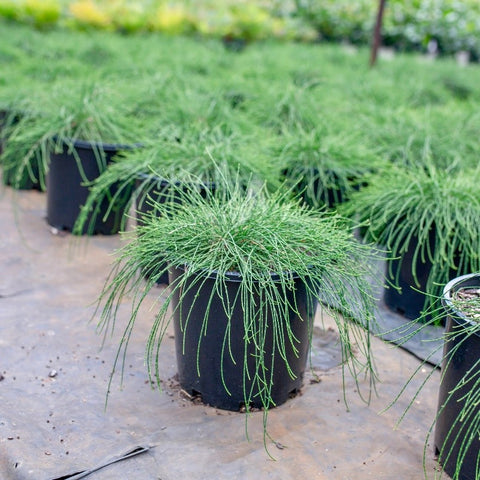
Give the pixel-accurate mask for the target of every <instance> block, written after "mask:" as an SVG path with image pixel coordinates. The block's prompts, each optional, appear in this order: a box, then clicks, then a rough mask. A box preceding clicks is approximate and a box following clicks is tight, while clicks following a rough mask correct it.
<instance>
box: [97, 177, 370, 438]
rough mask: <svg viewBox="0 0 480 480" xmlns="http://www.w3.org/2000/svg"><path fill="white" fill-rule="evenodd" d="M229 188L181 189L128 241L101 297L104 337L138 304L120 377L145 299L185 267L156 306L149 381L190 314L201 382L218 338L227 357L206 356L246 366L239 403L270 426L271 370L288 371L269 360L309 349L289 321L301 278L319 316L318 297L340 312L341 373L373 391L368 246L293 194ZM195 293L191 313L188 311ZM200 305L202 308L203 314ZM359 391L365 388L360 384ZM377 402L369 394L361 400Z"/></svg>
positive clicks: (119, 357)
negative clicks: (240, 332) (208, 339)
mask: <svg viewBox="0 0 480 480" xmlns="http://www.w3.org/2000/svg"><path fill="white" fill-rule="evenodd" d="M219 181H221V180H220V179H219ZM225 181H226V182H227V183H226V184H223V187H224V188H223V189H222V194H220V195H218V194H216V195H214V194H207V195H206V196H205V195H199V193H198V191H197V190H196V189H195V188H185V186H183V185H182V186H178V187H177V189H176V194H177V196H179V197H180V198H181V201H180V202H178V203H174V204H173V206H172V204H171V203H169V202H164V203H156V204H155V209H156V211H155V212H154V214H152V216H151V217H150V219H149V220H148V221H147V222H145V224H143V225H141V226H139V227H138V229H137V232H130V234H129V241H128V243H127V244H126V246H125V247H124V248H123V249H122V250H121V251H120V252H119V255H118V256H117V260H116V263H115V265H114V267H113V270H112V272H111V274H110V279H109V281H108V282H107V283H106V285H105V288H104V290H103V292H102V294H101V297H100V300H99V307H101V320H100V324H99V326H100V329H101V330H102V331H103V332H104V333H105V335H106V334H108V332H110V331H111V330H112V329H113V328H114V327H115V324H116V323H117V316H118V313H119V306H120V303H121V302H122V299H123V298H124V296H125V295H132V298H133V306H132V312H133V313H132V316H131V318H130V320H129V322H128V323H127V325H126V327H125V330H124V332H123V335H122V340H121V342H120V347H119V350H118V353H117V357H116V363H115V366H114V370H113V371H115V369H116V367H117V366H121V367H122V371H123V365H122V358H124V355H123V353H124V351H125V350H126V349H127V347H128V341H129V339H130V338H131V333H132V330H133V329H134V327H135V324H136V322H137V320H138V319H137V313H138V309H139V307H140V305H141V304H142V303H143V302H144V301H145V299H146V298H148V297H147V295H148V292H149V291H150V290H151V289H152V288H153V287H154V286H155V282H156V281H157V279H159V278H160V277H161V276H162V275H163V274H164V273H165V272H166V271H167V270H170V271H172V270H174V269H181V270H182V271H183V272H184V273H183V274H182V275H181V276H180V277H179V278H177V279H176V280H175V281H174V282H173V283H171V288H170V290H169V292H168V295H167V297H166V299H165V300H164V301H163V302H162V304H161V305H159V310H158V314H157V315H156V317H155V320H154V322H153V323H152V327H151V331H150V335H149V339H148V342H147V353H146V361H147V365H148V369H149V373H150V375H151V377H152V380H153V379H155V380H156V381H158V382H160V378H161V373H160V371H161V366H160V365H159V364H158V351H159V349H160V347H161V345H162V342H163V339H164V336H165V331H166V329H167V328H168V325H169V323H170V320H171V317H172V315H175V314H177V315H178V314H179V313H178V312H180V315H182V313H181V312H182V310H183V311H184V313H183V315H185V320H184V324H183V329H184V331H183V333H184V334H185V332H188V331H189V330H190V329H191V328H193V329H195V327H191V324H193V323H195V324H197V325H198V323H200V325H202V328H201V330H202V334H201V338H199V339H197V340H196V342H197V343H198V350H197V354H196V364H197V367H196V368H197V369H198V375H199V376H204V375H208V374H209V372H208V371H207V370H206V367H205V365H204V364H203V359H202V358H200V355H199V351H200V344H201V342H202V338H203V337H205V336H206V334H207V331H212V330H213V331H214V332H216V333H215V335H220V338H223V348H222V350H221V352H220V351H218V352H210V353H209V356H210V357H211V356H217V355H218V356H220V357H221V360H220V364H221V365H222V366H223V364H224V362H225V363H226V362H227V359H231V360H232V362H234V363H237V362H238V364H239V365H241V366H242V367H241V368H243V378H244V386H243V395H242V398H241V400H243V403H244V405H245V407H246V411H247V413H249V411H250V408H249V406H250V405H251V404H253V403H254V402H255V403H256V404H257V405H260V406H261V407H262V408H263V414H264V425H265V426H266V420H267V415H268V410H269V408H271V407H273V406H275V402H274V400H272V396H271V395H272V394H271V390H272V387H273V382H272V378H273V375H274V371H275V369H280V368H283V367H281V366H280V365H273V364H272V359H271V357H269V355H273V354H274V353H275V354H276V355H279V358H278V362H279V363H285V364H286V368H287V370H290V368H289V366H288V355H287V353H286V352H287V350H291V349H293V351H297V350H298V349H302V342H303V341H302V340H301V339H299V338H296V337H295V334H294V333H293V332H292V329H293V328H294V326H293V325H290V324H289V318H291V317H290V315H291V312H294V313H295V314H296V315H299V316H300V317H302V313H301V311H300V308H301V307H300V303H297V301H295V300H293V301H292V299H291V298H290V296H289V295H288V292H290V291H292V289H293V290H294V289H295V287H294V280H295V281H298V280H300V281H302V282H303V284H304V285H305V286H306V295H307V297H308V298H309V299H310V300H309V303H312V305H311V307H310V309H311V311H312V313H313V312H314V311H315V308H314V306H313V305H314V303H315V302H316V299H317V298H318V295H319V292H321V296H322V299H323V300H324V301H325V302H328V304H330V305H335V307H336V308H335V309H331V310H330V309H329V307H328V306H327V307H325V308H327V309H328V310H329V312H330V313H331V315H332V316H333V317H334V318H335V321H336V322H337V325H338V328H339V332H340V337H341V341H342V353H343V359H344V361H345V364H344V365H343V368H344V369H348V370H349V371H350V372H351V374H352V375H353V377H354V378H355V379H356V381H357V382H360V380H362V381H363V380H364V378H365V377H367V378H369V382H367V384H369V385H370V386H371V385H372V383H373V381H374V378H375V372H374V366H373V358H372V352H371V345H370V340H369V337H368V332H369V331H370V329H371V328H372V324H373V323H374V321H375V320H374V304H375V300H374V297H373V296H372V292H371V287H370V285H369V283H368V281H367V274H368V273H369V272H370V269H371V267H370V264H371V263H372V259H373V258H374V254H373V252H372V250H371V249H370V247H369V246H367V245H364V244H361V243H359V242H357V241H356V240H355V239H354V237H353V234H352V233H350V232H348V230H347V229H345V227H344V220H343V219H341V218H340V217H339V216H337V215H333V214H330V215H325V214H324V213H322V212H319V211H315V210H311V209H309V208H307V207H306V206H305V205H303V206H302V205H301V204H299V203H298V202H292V201H291V199H290V198H289V196H288V191H285V192H282V191H280V190H278V191H277V192H276V193H275V194H269V193H268V192H267V191H266V190H265V189H263V188H260V189H258V186H255V185H246V186H242V185H239V183H238V182H234V183H233V184H230V181H231V180H229V179H228V177H224V182H225ZM369 260H370V261H369ZM165 262H166V263H165ZM162 265H163V266H162ZM139 268H140V269H141V270H142V271H144V272H148V273H149V275H148V280H147V281H146V284H145V282H144V281H143V280H141V279H139V277H138V270H139ZM232 275H235V277H234V283H237V284H238V285H239V290H238V292H237V293H235V294H232V293H231V290H230V288H231V287H229V286H228V283H229V277H231V276H232ZM208 279H214V280H213V286H212V287H211V288H208V289H207V288H205V287H204V285H205V283H206V282H207V281H208ZM197 290H198V291H197ZM205 290H207V292H205ZM200 291H202V293H200ZM192 292H193V296H194V298H195V300H194V302H193V305H192V306H191V307H189V308H187V307H185V306H183V307H182V302H183V301H185V299H186V298H188V297H189V296H190V295H192ZM215 298H220V299H221V301H222V304H221V307H220V309H219V307H218V306H215V307H214V306H213V305H212V304H213V303H214V302H215V300H214V299H215ZM197 304H201V305H205V306H206V307H205V309H202V307H197ZM199 308H200V309H201V311H202V313H201V314H200V318H199V317H198V312H197V310H198V309H199ZM210 308H211V309H212V312H211V311H210ZM239 309H240V311H241V312H242V313H243V319H238V318H237V317H235V314H234V312H235V311H236V310H239ZM289 312H290V313H289ZM339 312H341V314H340V313H339ZM223 315H224V316H225V317H226V319H227V322H226V325H218V320H217V319H218V317H221V316H223ZM348 320H350V321H348ZM238 321H242V322H243V329H244V336H243V340H242V345H243V348H241V349H240V351H241V354H240V356H239V357H233V354H232V351H234V350H236V348H233V347H232V344H233V343H236V342H238V341H239V339H238V338H236V337H235V338H232V337H231V334H230V332H231V331H232V330H237V329H238V327H236V326H234V325H232V324H233V322H238ZM303 321H304V322H308V331H309V332H310V333H309V335H310V337H311V335H312V328H313V323H312V322H313V317H310V318H303ZM218 329H220V332H219V333H218ZM269 330H273V332H274V334H273V336H272V337H270V336H269V335H268V334H267V332H268V331H269ZM179 333H180V332H179ZM185 335H186V334H185ZM308 342H310V340H308ZM252 346H253V348H254V351H255V354H254V355H255V358H254V363H253V366H251V362H250V360H249V361H248V362H247V358H248V356H249V355H252V353H251V350H252ZM304 346H305V345H304ZM303 348H304V347H303ZM354 350H357V352H356V353H354ZM178 354H180V355H182V352H177V355H178ZM117 364H120V365H117ZM248 365H250V367H249V366H248ZM222 370H223V368H222ZM290 375H293V373H290ZM222 381H223V388H225V390H226V392H227V393H228V392H229V386H230V385H231V379H230V378H228V377H225V378H224V377H222ZM357 386H358V388H359V389H360V388H361V385H360V383H357ZM220 388H221V387H220ZM370 394H371V390H370V391H369V393H367V396H366V397H365V398H366V399H368V397H369V395H370ZM266 432H267V431H266V428H265V430H264V433H265V434H266Z"/></svg>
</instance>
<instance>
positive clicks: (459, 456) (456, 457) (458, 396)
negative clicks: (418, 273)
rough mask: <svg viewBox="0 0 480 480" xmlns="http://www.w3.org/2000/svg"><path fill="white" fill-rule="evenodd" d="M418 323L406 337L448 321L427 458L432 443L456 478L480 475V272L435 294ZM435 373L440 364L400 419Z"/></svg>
mask: <svg viewBox="0 0 480 480" xmlns="http://www.w3.org/2000/svg"><path fill="white" fill-rule="evenodd" d="M417 322H418V324H419V326H418V328H416V329H413V330H412V329H409V330H408V336H411V335H416V334H420V333H421V331H422V330H423V329H425V328H428V326H429V325H431V324H432V323H443V324H445V331H444V333H443V339H444V341H443V345H440V346H439V347H438V348H442V350H443V355H442V361H441V365H440V364H439V365H438V366H439V367H440V366H441V372H440V381H439V395H438V407H437V412H436V415H435V418H434V421H433V423H432V425H431V427H430V429H429V430H428V432H427V435H426V439H425V449H424V460H425V455H426V454H427V452H428V447H429V446H430V447H431V443H433V450H434V453H435V456H436V457H437V459H438V462H439V463H440V465H441V466H442V469H443V471H444V472H446V473H447V474H448V475H449V477H451V478H452V480H476V479H478V478H480V401H479V399H480V380H479V379H480V356H479V354H480V273H469V274H466V275H461V276H459V277H456V278H453V279H452V280H450V281H449V282H448V283H447V284H446V285H445V286H444V287H443V291H442V294H441V296H439V297H434V298H432V299H431V302H430V307H429V309H428V310H426V311H425V312H424V313H423V315H422V317H421V318H419V319H418V320H417ZM436 352H437V349H434V350H433V351H432V352H431V354H430V356H428V357H427V358H426V359H425V360H424V361H423V362H421V363H420V364H419V366H418V367H417V369H416V370H415V372H414V373H413V374H412V375H411V376H410V378H409V380H408V381H407V383H406V384H405V385H404V386H403V387H402V388H401V390H400V393H399V394H398V395H397V396H396V397H395V398H394V400H393V401H392V402H391V404H390V405H389V407H387V408H390V407H391V406H392V405H393V404H394V403H395V402H397V401H398V399H399V398H400V397H401V396H402V394H403V393H404V392H405V389H406V386H407V385H408V384H409V383H410V382H411V381H412V379H413V378H414V377H415V375H416V374H417V373H419V372H420V371H424V370H423V369H424V366H425V364H426V363H427V362H429V361H430V358H431V357H433V355H434V354H435V353H436ZM434 373H436V369H435V368H432V369H430V372H429V373H428V374H427V376H426V378H423V379H422V383H421V384H420V387H419V388H418V389H417V391H416V392H415V393H414V395H413V399H412V400H411V401H410V402H409V403H408V404H407V407H406V409H405V411H404V412H403V414H402V416H401V418H400V421H401V420H402V419H403V418H404V417H405V415H406V414H407V413H408V411H409V410H410V408H412V407H413V405H414V400H415V399H416V398H417V397H418V395H419V393H420V391H421V389H422V388H423V386H424V385H425V384H426V383H427V381H428V380H431V378H432V376H433V375H434ZM432 436H433V442H432ZM435 478H436V477H435Z"/></svg>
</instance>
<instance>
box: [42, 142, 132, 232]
mask: <svg viewBox="0 0 480 480" xmlns="http://www.w3.org/2000/svg"><path fill="white" fill-rule="evenodd" d="M129 148H132V147H131V146H127V145H113V144H105V143H104V144H101V143H93V142H86V141H82V140H76V141H74V142H73V149H74V150H75V153H74V152H73V151H70V150H69V148H68V146H67V145H65V144H64V145H63V149H62V151H61V152H60V153H51V154H50V165H49V169H48V172H47V222H48V224H49V225H51V226H53V227H55V228H58V229H59V230H67V231H72V230H73V226H74V225H75V221H76V220H77V217H78V215H79V213H80V208H81V206H82V205H84V204H85V202H86V200H87V197H88V194H89V188H88V187H87V186H85V182H87V181H92V180H94V179H95V178H97V177H98V176H99V175H100V173H102V172H103V171H104V170H105V168H106V165H107V164H108V163H110V162H111V160H112V158H113V157H114V156H115V155H117V154H118V153H119V152H120V151H122V150H126V149H129ZM132 189H133V185H132V188H130V189H128V188H127V189H125V192H124V194H122V196H121V198H119V201H118V202H117V204H116V205H115V207H114V208H113V209H112V210H111V212H110V213H109V215H108V217H107V218H106V219H105V221H104V220H103V218H104V216H105V214H106V212H107V211H108V207H109V203H110V202H109V200H108V198H105V200H104V201H103V202H102V203H101V205H100V207H99V209H98V213H97V216H96V220H95V224H94V226H93V228H92V226H91V225H90V218H91V217H90V216H89V218H88V219H87V221H86V222H85V227H84V229H83V232H82V233H83V234H87V233H89V234H90V233H91V234H103V235H112V234H115V233H118V231H119V228H120V225H121V219H122V216H123V215H124V213H125V208H126V205H127V204H128V200H129V198H130V195H131V193H132ZM116 191H117V185H114V186H112V187H111V188H110V195H114V194H115V192H116Z"/></svg>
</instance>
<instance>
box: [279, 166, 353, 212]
mask: <svg viewBox="0 0 480 480" xmlns="http://www.w3.org/2000/svg"><path fill="white" fill-rule="evenodd" d="M318 173H319V172H318V169H316V168H312V169H310V170H305V171H304V173H303V176H302V179H301V180H300V182H299V183H298V185H297V187H296V190H297V191H298V192H301V198H302V199H303V201H304V202H305V203H306V204H307V205H309V206H310V207H314V208H316V207H319V206H322V205H324V206H326V207H327V208H334V207H335V206H336V205H339V204H341V203H343V202H345V201H346V200H348V192H347V188H346V186H345V185H343V184H340V179H339V177H338V175H336V174H335V173H334V172H330V175H331V178H332V180H333V182H334V183H336V184H337V185H336V187H329V188H325V187H324V185H323V182H322V180H321V179H320V178H319V177H318ZM284 174H285V175H287V176H288V170H286V171H285V172H284ZM306 177H307V178H308V177H314V178H315V180H313V182H311V185H310V186H309V183H310V182H309V181H308V179H307V178H306ZM354 180H355V179H354V178H353V177H352V178H349V181H352V182H353V181H354ZM360 186H361V185H360V184H359V185H355V186H353V189H354V190H359V189H360Z"/></svg>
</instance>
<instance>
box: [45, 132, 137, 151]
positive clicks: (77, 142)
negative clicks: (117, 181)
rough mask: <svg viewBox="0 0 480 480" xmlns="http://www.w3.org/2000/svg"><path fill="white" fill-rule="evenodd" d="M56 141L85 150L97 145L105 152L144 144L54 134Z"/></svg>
mask: <svg viewBox="0 0 480 480" xmlns="http://www.w3.org/2000/svg"><path fill="white" fill-rule="evenodd" d="M52 140H53V141H54V142H58V141H61V142H62V143H63V144H64V145H67V146H70V144H71V145H73V147H75V149H83V150H92V148H94V147H97V148H98V149H101V150H103V151H104V152H117V151H120V150H133V149H135V148H141V147H143V145H142V144H141V143H132V144H123V143H104V142H97V141H93V140H82V139H78V138H70V137H63V136H58V135H54V136H53V137H52Z"/></svg>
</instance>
